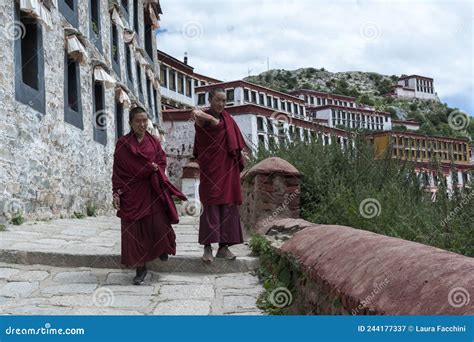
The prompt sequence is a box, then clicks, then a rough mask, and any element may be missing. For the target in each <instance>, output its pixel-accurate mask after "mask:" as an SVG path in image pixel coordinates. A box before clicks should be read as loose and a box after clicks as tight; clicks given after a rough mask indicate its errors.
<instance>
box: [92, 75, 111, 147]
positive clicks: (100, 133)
mask: <svg viewBox="0 0 474 342" xmlns="http://www.w3.org/2000/svg"><path fill="white" fill-rule="evenodd" d="M98 91H100V93H99V94H98V93H97V92H98ZM98 97H99V98H98ZM92 102H93V113H92V115H93V118H92V119H93V132H92V133H93V139H94V141H95V142H98V143H99V144H101V145H104V146H106V145H107V122H105V125H104V129H100V128H99V127H98V126H99V125H98V121H100V122H102V118H103V116H104V115H105V110H106V105H105V86H104V84H103V83H102V82H97V81H95V80H93V83H92ZM97 115H100V117H99V118H98V117H97ZM105 120H107V117H106V118H105Z"/></svg>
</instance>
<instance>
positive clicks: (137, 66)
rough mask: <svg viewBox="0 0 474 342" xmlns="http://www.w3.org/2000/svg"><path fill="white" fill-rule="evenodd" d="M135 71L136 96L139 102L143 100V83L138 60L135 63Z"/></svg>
mask: <svg viewBox="0 0 474 342" xmlns="http://www.w3.org/2000/svg"><path fill="white" fill-rule="evenodd" d="M135 67H136V71H137V83H138V96H139V98H140V101H141V102H144V100H143V84H142V67H141V66H140V63H139V62H136V63H135Z"/></svg>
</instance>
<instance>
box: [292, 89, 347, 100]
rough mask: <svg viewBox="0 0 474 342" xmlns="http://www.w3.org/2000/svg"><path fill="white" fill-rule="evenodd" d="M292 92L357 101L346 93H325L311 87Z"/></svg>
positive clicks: (293, 93) (294, 93)
mask: <svg viewBox="0 0 474 342" xmlns="http://www.w3.org/2000/svg"><path fill="white" fill-rule="evenodd" d="M290 94H292V95H295V96H297V95H300V94H301V95H313V96H316V97H323V98H326V99H339V100H343V101H348V102H355V100H356V98H355V97H351V96H345V95H339V94H331V93H325V92H322V91H317V90H310V89H299V90H294V91H290Z"/></svg>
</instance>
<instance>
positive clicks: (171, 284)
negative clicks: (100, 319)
mask: <svg viewBox="0 0 474 342" xmlns="http://www.w3.org/2000/svg"><path fill="white" fill-rule="evenodd" d="M197 222H198V221H197V219H196V218H193V217H183V218H181V222H180V224H178V225H175V226H173V228H174V230H175V232H176V235H177V255H176V256H171V257H170V259H169V261H168V262H161V261H159V260H157V261H155V262H152V263H149V264H148V268H149V269H151V271H150V272H149V275H148V276H147V279H146V281H145V283H144V284H143V285H142V286H134V285H131V281H132V278H133V276H134V270H131V269H123V268H121V267H122V265H120V259H119V254H120V221H119V219H118V218H116V217H105V216H102V217H93V218H90V217H89V218H84V219H64V220H53V221H44V222H43V221H41V222H27V223H24V224H23V225H20V226H8V227H7V231H4V232H0V261H1V262H0V313H1V314H16V315H32V314H34V315H63V314H64V315H223V314H226V315H227V314H229V315H231V314H241V315H261V314H264V313H263V312H261V311H260V310H259V309H258V308H257V307H256V300H257V298H258V296H259V294H260V293H261V292H262V291H263V288H262V285H261V284H259V282H258V279H257V277H256V276H254V275H253V272H252V271H253V270H254V269H255V267H256V266H257V265H258V260H257V258H255V257H253V256H252V255H251V252H250V249H249V247H248V246H247V245H246V244H243V245H239V246H233V247H231V249H232V251H233V252H234V253H235V254H236V255H237V256H238V258H237V260H236V261H227V260H222V259H216V262H214V263H213V264H212V265H211V266H208V265H205V264H204V263H202V262H201V260H200V257H201V255H202V247H201V246H200V245H199V244H198V243H197V233H198V225H197Z"/></svg>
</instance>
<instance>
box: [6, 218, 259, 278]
mask: <svg viewBox="0 0 474 342" xmlns="http://www.w3.org/2000/svg"><path fill="white" fill-rule="evenodd" d="M198 221H199V220H198V218H195V217H182V218H180V223H179V224H177V225H173V229H174V230H175V233H176V256H170V258H169V260H168V261H167V262H165V263H164V262H161V261H160V260H159V259H157V260H156V261H153V262H151V263H149V268H150V269H151V270H154V271H157V272H195V273H233V272H248V271H252V270H254V269H255V268H256V267H257V266H258V259H257V258H255V257H253V256H252V255H251V251H250V248H249V247H248V245H247V244H241V245H236V246H232V247H230V249H231V250H232V252H233V253H234V254H235V255H236V256H237V259H236V260H233V261H227V260H222V259H215V260H214V262H213V263H212V264H210V265H208V264H205V263H203V262H202V261H201V255H202V251H203V249H202V246H201V245H199V244H198V243H197V241H198V233H199V229H198ZM215 247H217V246H215ZM216 249H217V248H214V252H215V251H216ZM0 260H1V261H3V262H9V263H17V264H27V265H32V264H43V265H49V266H58V267H96V268H124V266H123V265H121V264H120V220H119V219H118V218H117V217H110V216H100V217H87V218H85V219H62V220H52V221H46V222H44V221H39V222H28V223H26V224H23V225H20V226H9V227H8V228H7V230H6V231H4V232H0Z"/></svg>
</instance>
